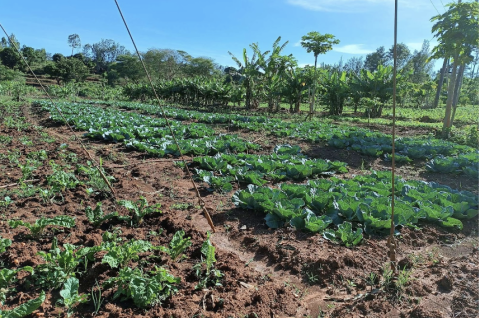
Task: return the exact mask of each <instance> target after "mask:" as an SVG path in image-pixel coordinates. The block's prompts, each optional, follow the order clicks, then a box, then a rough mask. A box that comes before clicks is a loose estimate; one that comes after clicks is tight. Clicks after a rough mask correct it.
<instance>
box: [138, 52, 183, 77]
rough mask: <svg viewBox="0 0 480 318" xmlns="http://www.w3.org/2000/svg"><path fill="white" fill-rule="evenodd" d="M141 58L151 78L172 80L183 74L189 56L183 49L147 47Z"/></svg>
mask: <svg viewBox="0 0 480 318" xmlns="http://www.w3.org/2000/svg"><path fill="white" fill-rule="evenodd" d="M142 58H143V61H144V62H145V66H146V67H147V70H148V73H149V74H150V75H151V77H152V78H153V79H166V80H172V79H174V78H178V77H182V76H183V71H184V66H185V65H186V64H187V61H188V59H189V58H191V56H190V55H189V54H188V53H187V52H185V51H177V50H171V49H149V50H148V51H147V52H145V53H143V54H142Z"/></svg>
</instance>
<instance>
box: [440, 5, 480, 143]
mask: <svg viewBox="0 0 480 318" xmlns="http://www.w3.org/2000/svg"><path fill="white" fill-rule="evenodd" d="M447 6H448V10H447V11H446V12H445V13H444V14H439V15H436V16H434V17H433V18H432V19H431V21H432V22H435V24H434V25H433V27H432V33H433V36H434V37H435V38H437V41H438V44H437V45H436V46H435V47H434V48H433V51H432V53H433V54H432V57H431V58H445V57H448V58H450V59H452V60H453V64H452V73H451V78H450V82H449V84H448V97H447V105H446V107H445V117H444V120H443V129H442V134H443V137H445V138H448V137H449V135H450V129H451V127H452V118H451V116H452V105H453V102H454V94H455V85H456V77H457V67H458V65H460V64H466V63H469V62H471V61H472V60H473V56H472V53H473V51H474V49H475V48H478V2H459V3H451V4H448V5H447Z"/></svg>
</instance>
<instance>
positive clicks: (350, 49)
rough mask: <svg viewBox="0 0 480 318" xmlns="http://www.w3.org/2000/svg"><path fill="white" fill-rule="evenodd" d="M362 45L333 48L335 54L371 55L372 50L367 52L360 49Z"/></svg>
mask: <svg viewBox="0 0 480 318" xmlns="http://www.w3.org/2000/svg"><path fill="white" fill-rule="evenodd" d="M362 47H363V44H348V45H344V46H336V47H334V48H333V50H334V51H336V52H341V53H347V54H368V53H372V52H373V51H374V50H368V49H364V48H362Z"/></svg>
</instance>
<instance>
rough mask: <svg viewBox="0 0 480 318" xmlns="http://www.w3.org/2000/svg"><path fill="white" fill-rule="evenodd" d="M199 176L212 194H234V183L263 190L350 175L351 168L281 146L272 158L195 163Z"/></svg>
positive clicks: (219, 157) (218, 158) (213, 159)
mask: <svg viewBox="0 0 480 318" xmlns="http://www.w3.org/2000/svg"><path fill="white" fill-rule="evenodd" d="M193 163H194V165H197V166H198V169H196V176H197V178H198V179H199V180H200V181H204V182H206V183H207V184H209V186H210V188H209V189H210V190H211V191H219V192H224V193H226V192H230V191H232V190H233V186H232V183H235V182H236V183H238V184H241V185H248V184H253V185H257V186H262V185H264V184H266V183H268V182H273V183H277V182H280V181H287V180H293V181H303V180H305V179H312V178H318V177H321V176H323V177H328V176H332V175H334V174H335V173H345V172H347V171H348V170H347V167H346V166H347V164H346V163H344V162H339V161H329V160H323V159H310V158H308V157H307V156H305V155H302V154H301V153H300V147H299V146H290V145H279V146H277V147H275V149H274V153H273V154H271V155H254V154H245V153H241V154H217V155H215V156H214V157H210V156H204V157H196V158H194V160H193Z"/></svg>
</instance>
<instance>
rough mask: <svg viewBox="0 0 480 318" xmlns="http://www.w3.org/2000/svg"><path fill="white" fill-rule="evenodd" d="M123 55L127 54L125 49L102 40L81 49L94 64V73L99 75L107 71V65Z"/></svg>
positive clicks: (110, 41)
mask: <svg viewBox="0 0 480 318" xmlns="http://www.w3.org/2000/svg"><path fill="white" fill-rule="evenodd" d="M125 53H127V50H126V49H125V47H124V46H123V45H120V44H119V43H116V42H115V41H114V40H105V39H102V40H101V41H100V42H97V43H94V44H87V45H85V46H84V47H83V54H84V55H85V56H86V57H88V58H90V59H92V61H94V62H95V71H96V72H97V73H101V74H103V73H104V72H106V71H107V70H108V65H109V64H110V63H113V62H115V61H116V59H117V57H118V56H119V55H123V54H125Z"/></svg>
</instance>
